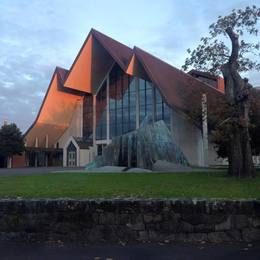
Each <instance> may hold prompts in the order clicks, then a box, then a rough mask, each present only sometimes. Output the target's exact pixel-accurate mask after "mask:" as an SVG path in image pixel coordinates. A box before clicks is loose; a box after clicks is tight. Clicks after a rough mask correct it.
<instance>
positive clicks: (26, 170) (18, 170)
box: [0, 167, 84, 176]
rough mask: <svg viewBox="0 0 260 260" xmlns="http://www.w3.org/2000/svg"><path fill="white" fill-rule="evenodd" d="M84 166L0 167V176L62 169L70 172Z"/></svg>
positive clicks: (79, 170) (61, 170)
mask: <svg viewBox="0 0 260 260" xmlns="http://www.w3.org/2000/svg"><path fill="white" fill-rule="evenodd" d="M83 170H84V167H72V168H69V167H66V168H63V167H28V168H26V167H25V168H13V169H6V168H0V176H1V175H34V174H42V173H52V172H57V173H59V172H64V171H71V172H82V171H83Z"/></svg>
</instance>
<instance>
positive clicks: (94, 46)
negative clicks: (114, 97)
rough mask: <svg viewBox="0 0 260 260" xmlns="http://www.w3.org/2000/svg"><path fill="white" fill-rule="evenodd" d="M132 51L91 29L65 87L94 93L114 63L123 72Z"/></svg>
mask: <svg viewBox="0 0 260 260" xmlns="http://www.w3.org/2000/svg"><path fill="white" fill-rule="evenodd" d="M131 56H132V50H131V49H130V48H129V47H127V46H125V45H123V44H121V43H119V42H117V41H115V40H113V39H111V38H110V37H108V36H106V35H104V34H102V33H100V32H98V31H96V30H94V29H92V30H91V31H90V33H89V35H88V37H87V39H86V41H85V42H84V44H83V46H82V48H81V50H80V52H79V53H78V55H77V57H76V59H75V61H74V63H73V64H72V66H71V69H70V72H69V74H68V77H67V79H66V81H65V84H64V85H65V87H68V88H71V89H76V90H79V91H83V92H86V93H92V94H93V93H95V92H96V91H97V89H98V87H99V86H100V84H101V83H102V81H103V79H104V77H105V75H106V74H107V72H108V71H109V69H110V68H111V66H112V65H113V63H114V62H116V63H117V64H118V65H119V66H120V67H121V68H122V69H123V70H124V71H125V70H126V68H127V65H128V63H129V61H130V58H131Z"/></svg>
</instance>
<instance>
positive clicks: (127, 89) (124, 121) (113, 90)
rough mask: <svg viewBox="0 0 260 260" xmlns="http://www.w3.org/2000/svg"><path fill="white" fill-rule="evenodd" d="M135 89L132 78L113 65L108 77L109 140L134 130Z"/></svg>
mask: <svg viewBox="0 0 260 260" xmlns="http://www.w3.org/2000/svg"><path fill="white" fill-rule="evenodd" d="M135 102H136V89H135V81H134V79H133V77H130V76H128V75H127V74H125V73H124V72H123V71H122V70H121V68H120V67H119V66H118V65H115V67H114V68H113V70H112V71H111V72H110V76H109V114H110V121H109V122H110V123H109V125H110V138H113V137H115V136H119V135H122V134H124V133H127V132H129V131H131V130H134V129H135V128H136V123H135V121H136V120H135V116H136V103H135Z"/></svg>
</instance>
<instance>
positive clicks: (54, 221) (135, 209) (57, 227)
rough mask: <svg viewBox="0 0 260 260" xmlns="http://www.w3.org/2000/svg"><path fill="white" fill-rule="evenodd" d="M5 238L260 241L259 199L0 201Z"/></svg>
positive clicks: (0, 225)
mask: <svg viewBox="0 0 260 260" xmlns="http://www.w3.org/2000/svg"><path fill="white" fill-rule="evenodd" d="M0 239H1V240H3V239H5V240H10V239H15V240H62V241H82V242H87V243H99V242H109V243H111V242H112V243H113V242H115V243H118V242H124V243H127V242H138V241H147V242H148V241H151V242H158V241H164V242H165V241H166V240H167V242H171V241H187V242H188V241H192V242H194V241H209V242H226V241H256V240H260V201H259V200H251V201H247V200H242V201H234V200H178V199H177V200H173V199H165V200H161V199H144V200H136V199H134V200H132V199H114V200H107V199H106V200H105V199H104V200H103V199H95V200H94V199H93V200H69V199H57V200H48V199H45V200H0Z"/></svg>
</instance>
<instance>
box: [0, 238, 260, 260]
mask: <svg viewBox="0 0 260 260" xmlns="http://www.w3.org/2000/svg"><path fill="white" fill-rule="evenodd" d="M0 259H1V260H5V259H8V260H9V259H10V260H12V259H19V260H24V259H26V260H29V259H37V260H41V259H44V260H46V259H48V260H52V259H55V260H56V259H62V260H67V259H73V260H77V259H84V260H88V259H94V260H103V259H106V260H112V259H113V260H115V259H120V260H121V259H123V260H124V259H127V260H128V259H133V260H138V259H142V260H146V259H148V260H149V259H156V260H157V259H159V260H160V259H165V260H166V259H174V260H175V259H176V260H190V259H191V260H193V259H198V260H204V259H210V260H214V259H221V260H225V259H228V260H240V259H247V260H254V259H255V260H259V259H260V242H258V243H252V244H247V243H235V244H234V243H233V244H216V245H213V244H174V245H169V244H140V245H126V246H123V245H95V246H94V245H81V244H63V243H62V242H60V243H50V242H49V243H35V244H24V243H18V242H1V241H0Z"/></svg>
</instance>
